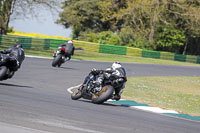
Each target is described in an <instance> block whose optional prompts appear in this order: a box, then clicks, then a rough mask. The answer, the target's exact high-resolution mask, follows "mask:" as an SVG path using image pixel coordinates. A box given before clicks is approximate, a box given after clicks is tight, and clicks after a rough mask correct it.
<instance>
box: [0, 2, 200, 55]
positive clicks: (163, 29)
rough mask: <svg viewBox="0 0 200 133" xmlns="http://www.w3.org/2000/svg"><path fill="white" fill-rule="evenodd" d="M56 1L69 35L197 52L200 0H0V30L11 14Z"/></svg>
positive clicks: (22, 14) (5, 29) (33, 11)
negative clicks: (70, 31)
mask: <svg viewBox="0 0 200 133" xmlns="http://www.w3.org/2000/svg"><path fill="white" fill-rule="evenodd" d="M61 1H63V2H62V12H61V13H60V18H59V19H58V20H57V22H56V23H58V24H61V25H64V26H65V27H66V28H72V38H73V39H78V40H84V41H91V42H98V43H103V44H113V45H122V46H130V47H137V48H143V49H149V50H159V51H168V52H174V53H179V54H191V55H200V0H65V1H64V0H0V34H6V33H7V32H9V31H10V30H12V29H10V28H9V27H8V24H9V22H10V18H11V16H12V18H25V17H27V16H30V14H31V17H35V16H37V14H39V13H40V10H39V9H40V8H46V9H47V10H56V9H58V10H59V7H60V5H59V3H60V2H61Z"/></svg>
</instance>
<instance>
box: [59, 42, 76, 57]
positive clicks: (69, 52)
mask: <svg viewBox="0 0 200 133" xmlns="http://www.w3.org/2000/svg"><path fill="white" fill-rule="evenodd" d="M61 47H64V48H65V50H66V51H67V53H66V56H68V57H71V55H74V50H75V47H74V45H73V43H64V44H62V45H61Z"/></svg>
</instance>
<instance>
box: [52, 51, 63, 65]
mask: <svg viewBox="0 0 200 133" xmlns="http://www.w3.org/2000/svg"><path fill="white" fill-rule="evenodd" d="M61 58H62V55H60V54H59V55H57V56H56V57H55V58H54V59H53V62H52V66H53V67H56V66H57V65H59V66H60V65H61V64H59V63H60V60H61Z"/></svg>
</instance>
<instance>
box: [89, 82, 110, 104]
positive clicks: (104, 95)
mask: <svg viewBox="0 0 200 133" xmlns="http://www.w3.org/2000/svg"><path fill="white" fill-rule="evenodd" d="M113 92H114V88H113V87H112V86H111V85H107V86H104V87H103V88H102V90H101V92H99V93H98V94H96V95H93V96H92V102H93V103H96V104H101V103H103V102H105V101H107V100H108V99H110V98H111V97H112V95H113Z"/></svg>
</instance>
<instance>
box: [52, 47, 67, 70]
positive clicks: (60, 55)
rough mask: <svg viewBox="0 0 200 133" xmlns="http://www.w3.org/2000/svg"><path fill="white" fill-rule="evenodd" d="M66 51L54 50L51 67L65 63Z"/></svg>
mask: <svg viewBox="0 0 200 133" xmlns="http://www.w3.org/2000/svg"><path fill="white" fill-rule="evenodd" d="M66 53H67V51H66V50H65V48H62V47H59V48H58V50H56V51H55V52H54V55H53V57H54V59H53V62H52V66H53V67H56V66H58V67H60V66H61V65H62V64H63V63H65V55H66Z"/></svg>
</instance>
